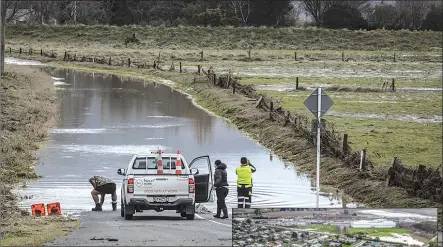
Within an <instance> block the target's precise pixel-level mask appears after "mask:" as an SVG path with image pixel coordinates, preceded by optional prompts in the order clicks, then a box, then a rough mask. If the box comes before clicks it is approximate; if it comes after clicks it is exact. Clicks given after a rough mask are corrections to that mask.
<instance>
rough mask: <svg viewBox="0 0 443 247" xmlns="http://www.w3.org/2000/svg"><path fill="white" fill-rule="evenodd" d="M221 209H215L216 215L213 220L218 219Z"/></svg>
mask: <svg viewBox="0 0 443 247" xmlns="http://www.w3.org/2000/svg"><path fill="white" fill-rule="evenodd" d="M220 214H221V208H219V207H217V214H216V215H214V218H220Z"/></svg>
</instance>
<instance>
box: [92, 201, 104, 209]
mask: <svg viewBox="0 0 443 247" xmlns="http://www.w3.org/2000/svg"><path fill="white" fill-rule="evenodd" d="M92 211H102V205H101V204H100V203H97V204H95V208H92Z"/></svg>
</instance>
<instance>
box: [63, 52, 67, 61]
mask: <svg viewBox="0 0 443 247" xmlns="http://www.w3.org/2000/svg"><path fill="white" fill-rule="evenodd" d="M67 57H68V52H66V51H65V55H64V56H63V60H66V58H67Z"/></svg>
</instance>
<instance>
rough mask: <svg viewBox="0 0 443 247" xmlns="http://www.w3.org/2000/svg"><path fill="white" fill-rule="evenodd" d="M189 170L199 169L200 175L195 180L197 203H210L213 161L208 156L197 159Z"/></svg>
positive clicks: (195, 176) (192, 162)
mask: <svg viewBox="0 0 443 247" xmlns="http://www.w3.org/2000/svg"><path fill="white" fill-rule="evenodd" d="M189 168H197V169H198V174H197V175H194V180H195V202H196V203H202V202H208V201H209V199H210V193H211V190H212V185H213V184H214V183H213V173H212V166H211V160H210V159H209V156H208V155H205V156H200V157H197V158H195V159H194V160H193V161H191V163H190V164H189Z"/></svg>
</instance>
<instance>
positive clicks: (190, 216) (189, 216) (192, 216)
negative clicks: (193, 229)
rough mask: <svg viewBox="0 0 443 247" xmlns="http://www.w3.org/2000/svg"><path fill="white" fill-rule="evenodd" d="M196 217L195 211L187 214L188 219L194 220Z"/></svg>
mask: <svg viewBox="0 0 443 247" xmlns="http://www.w3.org/2000/svg"><path fill="white" fill-rule="evenodd" d="M194 218H195V213H193V214H187V215H186V219H187V220H194Z"/></svg>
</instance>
